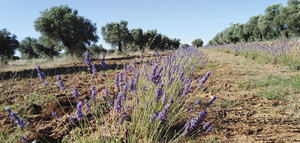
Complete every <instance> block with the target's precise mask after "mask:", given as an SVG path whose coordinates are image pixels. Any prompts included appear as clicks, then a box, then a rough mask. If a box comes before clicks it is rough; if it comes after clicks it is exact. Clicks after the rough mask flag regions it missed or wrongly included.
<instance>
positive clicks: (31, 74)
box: [0, 63, 123, 80]
mask: <svg viewBox="0 0 300 143" xmlns="http://www.w3.org/2000/svg"><path fill="white" fill-rule="evenodd" d="M96 68H97V70H98V71H105V70H110V69H112V70H119V69H122V68H123V64H117V63H113V64H107V65H106V67H105V68H103V67H101V66H100V65H96ZM42 71H43V72H44V73H45V74H46V76H56V75H65V74H72V73H79V72H83V71H87V67H86V66H70V67H56V68H46V69H42ZM37 74H38V73H37V70H36V69H29V70H22V71H17V72H12V71H7V72H2V73H0V79H1V80H9V79H14V78H37V77H38V75H37Z"/></svg>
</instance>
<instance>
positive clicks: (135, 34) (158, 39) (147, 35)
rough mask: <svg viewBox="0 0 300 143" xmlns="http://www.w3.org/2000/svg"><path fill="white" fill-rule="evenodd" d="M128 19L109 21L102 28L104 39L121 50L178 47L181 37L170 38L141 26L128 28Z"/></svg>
mask: <svg viewBox="0 0 300 143" xmlns="http://www.w3.org/2000/svg"><path fill="white" fill-rule="evenodd" d="M127 25H128V23H127V21H123V20H122V21H120V23H116V22H112V23H107V24H106V25H105V26H103V27H102V28H101V33H102V35H103V39H104V40H105V41H106V42H107V43H109V44H111V45H112V47H118V50H119V52H122V51H123V48H125V50H131V51H136V49H139V50H140V51H144V50H145V48H148V49H149V50H167V49H171V48H178V47H179V45H180V40H179V39H176V38H174V39H170V38H169V37H167V36H166V35H162V34H161V33H158V32H157V30H148V31H147V32H143V30H142V29H141V28H137V29H131V30H129V29H128V28H127Z"/></svg>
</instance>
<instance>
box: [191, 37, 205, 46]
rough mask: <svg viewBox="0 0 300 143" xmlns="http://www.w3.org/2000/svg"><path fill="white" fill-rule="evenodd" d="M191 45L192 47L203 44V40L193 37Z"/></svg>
mask: <svg viewBox="0 0 300 143" xmlns="http://www.w3.org/2000/svg"><path fill="white" fill-rule="evenodd" d="M192 45H193V46H194V47H201V46H203V41H202V39H200V38H198V39H195V40H194V41H193V42H192Z"/></svg>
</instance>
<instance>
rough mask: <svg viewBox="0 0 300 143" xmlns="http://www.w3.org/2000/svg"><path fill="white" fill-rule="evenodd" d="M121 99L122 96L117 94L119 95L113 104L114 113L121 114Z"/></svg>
mask: <svg viewBox="0 0 300 143" xmlns="http://www.w3.org/2000/svg"><path fill="white" fill-rule="evenodd" d="M122 98H123V94H122V93H119V95H118V96H117V99H116V100H115V103H114V108H115V111H116V112H119V113H120V112H121V110H122V107H123V105H122Z"/></svg>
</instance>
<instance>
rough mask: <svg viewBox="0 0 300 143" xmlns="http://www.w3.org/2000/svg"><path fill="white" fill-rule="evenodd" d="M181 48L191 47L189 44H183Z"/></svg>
mask: <svg viewBox="0 0 300 143" xmlns="http://www.w3.org/2000/svg"><path fill="white" fill-rule="evenodd" d="M180 47H181V48H185V47H190V45H189V44H186V43H185V44H181V46H180Z"/></svg>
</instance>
